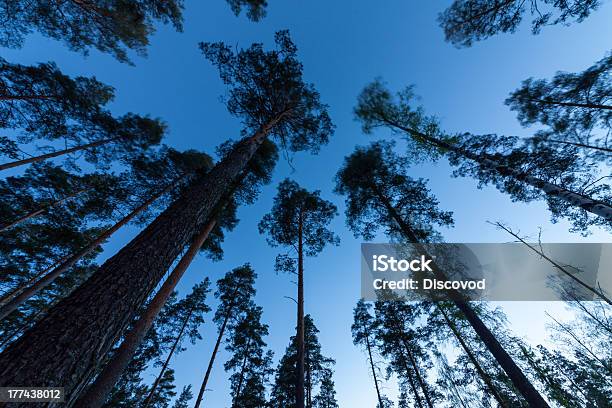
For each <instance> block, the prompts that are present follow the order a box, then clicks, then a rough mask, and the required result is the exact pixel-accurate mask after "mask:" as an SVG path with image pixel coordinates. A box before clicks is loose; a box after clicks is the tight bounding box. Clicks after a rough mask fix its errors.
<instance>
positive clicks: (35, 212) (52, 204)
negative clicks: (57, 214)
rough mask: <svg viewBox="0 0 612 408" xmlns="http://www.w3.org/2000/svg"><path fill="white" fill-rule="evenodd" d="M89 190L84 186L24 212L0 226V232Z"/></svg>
mask: <svg viewBox="0 0 612 408" xmlns="http://www.w3.org/2000/svg"><path fill="white" fill-rule="evenodd" d="M90 190H91V188H85V189H82V190H79V191H77V192H76V193H73V194H70V195H69V196H67V197H64V198H62V199H60V200H57V201H54V202H53V203H51V204H49V205H48V206H46V207H43V208H40V209H38V210H36V211H33V212H31V213H29V214H26V215H24V216H22V217H20V218H18V219H16V220H15V221H13V222H11V223H10V224H7V225H3V226H0V232H2V231H6V230H7V229H9V228H12V227H14V226H15V225H18V224H21V223H22V222H25V221H27V220H30V219H32V218H34V217H36V216H38V215H40V214H42V213H44V212H46V211H48V210H50V209H51V208H54V207H57V206H58V205H60V204H62V203H65V202H66V201H68V200H70V199H71V198H74V197H76V196H78V195H81V194H83V193H85V192H87V191H90Z"/></svg>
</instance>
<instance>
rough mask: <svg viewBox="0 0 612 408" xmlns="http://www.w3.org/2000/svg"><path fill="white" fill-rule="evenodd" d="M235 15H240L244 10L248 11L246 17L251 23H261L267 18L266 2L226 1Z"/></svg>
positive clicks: (257, 0) (255, 0)
mask: <svg viewBox="0 0 612 408" xmlns="http://www.w3.org/2000/svg"><path fill="white" fill-rule="evenodd" d="M226 1H227V3H228V4H229V6H230V7H231V9H232V11H233V12H234V14H236V15H239V14H240V13H241V12H242V9H243V8H246V9H247V12H246V15H247V17H248V18H249V20H251V21H260V20H261V19H263V18H264V17H265V16H266V7H268V2H267V1H266V0H226Z"/></svg>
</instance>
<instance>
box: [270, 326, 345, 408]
mask: <svg viewBox="0 0 612 408" xmlns="http://www.w3.org/2000/svg"><path fill="white" fill-rule="evenodd" d="M317 333H319V329H317V327H316V326H315V325H314V321H313V320H312V317H311V316H310V315H306V316H304V342H305V346H304V347H305V350H306V353H307V355H308V359H307V360H306V367H305V370H306V372H308V373H310V378H311V381H310V384H309V387H308V390H307V391H308V394H311V393H312V391H313V390H314V389H315V388H316V387H317V386H320V383H321V380H322V378H323V376H324V375H325V371H328V370H331V367H332V366H333V365H334V364H335V361H334V360H333V359H331V358H328V357H325V356H324V355H323V354H322V353H321V344H320V343H319V339H318V336H317ZM297 361H298V346H297V337H296V336H291V339H290V342H289V346H288V347H287V350H286V351H285V354H284V355H283V356H282V357H281V359H280V361H279V363H278V367H277V369H276V375H275V379H274V385H273V387H272V391H271V395H270V401H269V402H268V404H269V406H270V408H288V407H289V408H295V407H297V401H296V391H295V388H296V384H297V376H298V371H297Z"/></svg>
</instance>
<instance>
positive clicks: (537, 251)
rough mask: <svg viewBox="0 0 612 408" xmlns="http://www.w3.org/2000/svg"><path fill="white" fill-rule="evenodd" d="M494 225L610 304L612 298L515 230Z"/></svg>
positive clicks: (611, 303)
mask: <svg viewBox="0 0 612 408" xmlns="http://www.w3.org/2000/svg"><path fill="white" fill-rule="evenodd" d="M494 225H495V226H497V227H499V228H501V229H503V230H504V231H506V232H507V233H508V234H510V235H512V236H513V237H514V238H516V239H517V240H519V241H520V242H521V243H522V244H523V245H525V246H526V247H527V248H529V249H531V250H532V251H533V252H535V253H536V254H538V255H539V256H541V257H542V258H543V259H545V260H547V261H548V262H549V263H551V264H552V265H553V266H554V267H555V268H557V269H558V270H560V271H561V272H563V273H564V274H565V275H566V276H568V277H569V278H570V279H572V280H573V281H574V282H576V283H577V284H578V285H580V286H582V287H583V288H585V289H586V290H588V291H589V292H591V293H593V294H594V295H595V296H597V297H598V298H601V299H602V300H603V301H604V302H606V303H607V304H609V305H610V306H612V300H610V298H609V297H607V296H606V295H605V294H604V293H603V292H600V291H598V290H597V289H595V288H593V287H591V286H589V285H587V284H586V283H584V282H583V281H582V280H581V279H580V278H577V277H576V276H574V274H572V273H570V272H569V271H568V270H567V269H565V268H564V267H563V266H561V265H559V264H558V263H557V262H555V261H554V260H553V259H551V258H550V257H548V256H547V255H546V254H545V253H544V252H542V251H540V250H538V249H536V248H535V247H534V246H533V245H530V244H529V243H527V242H525V240H524V239H523V238H521V237H520V236H518V235H517V234H516V233H515V232H513V231H512V230H511V229H510V228H508V227H506V226H505V225H503V224H502V223H500V222H497V223H495V224H494Z"/></svg>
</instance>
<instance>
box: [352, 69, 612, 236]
mask: <svg viewBox="0 0 612 408" xmlns="http://www.w3.org/2000/svg"><path fill="white" fill-rule="evenodd" d="M413 99H414V94H413V92H412V89H411V88H410V87H409V88H407V89H406V90H404V91H403V92H400V93H398V98H397V100H396V99H394V97H393V96H392V94H391V93H390V92H389V91H388V90H387V89H386V87H385V85H384V84H383V83H382V82H380V81H379V80H376V81H374V82H373V83H371V84H370V85H368V86H367V87H366V88H365V89H364V90H363V92H362V94H361V95H360V96H359V100H358V104H357V107H356V108H355V114H356V116H357V118H358V119H359V120H360V121H361V123H362V126H363V130H364V132H365V133H371V132H372V130H373V129H375V128H377V127H385V128H389V129H391V130H392V131H393V132H396V133H399V134H401V135H403V136H404V137H405V139H406V141H407V142H408V146H409V149H410V152H411V154H413V155H414V156H415V157H418V156H420V157H423V158H430V159H436V158H437V157H439V156H440V155H446V156H447V157H448V159H449V162H450V164H451V165H452V166H455V167H457V170H456V171H455V173H454V175H462V176H468V175H469V176H472V177H475V178H477V179H478V180H479V181H480V183H481V185H483V184H493V185H494V186H495V187H497V188H498V189H499V190H501V191H502V192H505V193H507V194H510V195H511V197H512V198H513V199H514V200H517V201H525V202H529V201H532V200H535V199H545V200H546V201H547V203H548V205H549V208H550V210H551V211H552V213H553V220H555V219H557V218H560V217H564V218H568V219H569V220H570V221H572V222H573V224H574V230H576V231H582V232H585V231H587V230H588V227H589V226H590V225H600V226H604V227H610V222H611V220H612V205H611V204H610V202H612V192H611V190H610V188H609V186H607V185H603V184H601V183H599V184H598V183H597V178H596V174H597V169H596V168H595V167H593V166H591V167H588V168H585V166H584V162H583V161H581V160H579V159H578V157H577V156H576V154H575V152H572V151H561V152H560V151H556V150H552V149H542V148H539V149H537V150H533V149H532V148H530V146H529V144H526V145H521V144H520V143H519V140H517V138H514V137H504V136H497V135H473V134H470V133H465V134H462V135H455V136H452V137H451V136H446V135H444V134H442V132H441V131H440V128H439V125H438V123H437V121H436V120H435V119H434V118H432V117H428V116H427V115H425V113H424V111H423V109H422V108H421V107H417V108H413V107H412V106H411V105H412V100H413ZM593 215H594V216H595V217H593Z"/></svg>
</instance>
